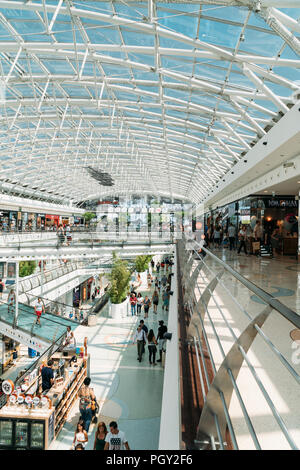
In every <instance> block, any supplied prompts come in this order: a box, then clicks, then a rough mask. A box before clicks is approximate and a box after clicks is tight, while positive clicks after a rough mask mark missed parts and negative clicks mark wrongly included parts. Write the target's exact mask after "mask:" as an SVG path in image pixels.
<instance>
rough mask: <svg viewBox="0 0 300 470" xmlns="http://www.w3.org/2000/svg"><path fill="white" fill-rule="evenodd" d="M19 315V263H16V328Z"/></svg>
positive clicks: (14, 322)
mask: <svg viewBox="0 0 300 470" xmlns="http://www.w3.org/2000/svg"><path fill="white" fill-rule="evenodd" d="M18 315H19V261H17V262H16V281H15V311H14V321H13V326H14V328H15V327H16V326H17V321H18Z"/></svg>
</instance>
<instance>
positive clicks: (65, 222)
mask: <svg viewBox="0 0 300 470" xmlns="http://www.w3.org/2000/svg"><path fill="white" fill-rule="evenodd" d="M61 223H62V224H63V225H69V223H70V217H69V216H68V215H62V216H61Z"/></svg>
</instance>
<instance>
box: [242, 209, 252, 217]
mask: <svg viewBox="0 0 300 470" xmlns="http://www.w3.org/2000/svg"><path fill="white" fill-rule="evenodd" d="M240 215H241V216H243V215H250V208H249V209H240Z"/></svg>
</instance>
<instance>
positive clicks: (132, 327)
mask: <svg viewBox="0 0 300 470" xmlns="http://www.w3.org/2000/svg"><path fill="white" fill-rule="evenodd" d="M137 291H138V292H142V293H143V294H145V293H146V295H147V294H148V295H149V296H150V295H151V296H152V289H151V292H149V291H148V289H147V286H141V289H137ZM161 305H162V302H161V299H160V304H159V306H158V314H157V315H154V314H153V309H152V308H151V309H150V312H149V318H147V319H146V320H145V324H146V325H147V327H148V329H151V328H153V330H154V333H155V335H156V334H157V329H158V321H159V320H162V319H163V320H164V321H165V323H167V314H166V313H165V312H163V311H162V308H161ZM142 318H143V316H141V317H136V316H134V317H131V316H130V317H126V318H123V319H122V320H114V319H112V318H109V317H108V306H106V307H105V309H104V310H103V311H102V314H101V316H99V317H98V320H97V325H96V326H94V327H84V326H80V327H78V328H77V329H76V340H77V343H80V344H82V343H83V338H84V337H85V336H87V337H88V352H89V354H90V355H91V361H90V377H91V379H92V383H91V386H92V387H93V388H94V391H95V394H96V397H97V401H98V403H99V405H100V413H99V415H98V420H102V421H104V422H105V423H106V424H107V425H108V424H109V423H110V421H112V420H115V421H117V422H118V424H119V428H120V429H121V430H122V431H124V432H125V434H126V437H127V439H128V443H129V446H130V448H131V449H133V450H155V449H158V442H159V429H160V415H161V402H162V391H163V376H164V369H163V367H162V366H160V365H159V364H157V366H152V365H150V364H149V360H148V354H147V348H146V353H145V355H144V356H143V360H142V362H141V363H139V362H138V361H137V346H136V345H133V344H132V337H133V334H134V332H135V331H136V328H137V324H138V323H139V321H140V319H142ZM78 419H79V410H78V402H77V403H76V404H75V405H74V407H73V409H72V412H71V413H70V416H69V418H68V421H67V422H66V424H65V426H64V428H63V430H62V431H61V432H60V434H59V435H58V438H57V439H56V440H55V441H54V442H53V444H52V445H51V450H62V449H70V447H71V445H72V441H73V438H74V430H75V426H76V424H77V422H78ZM94 434H95V426H94V425H91V426H90V431H89V442H88V444H87V446H86V449H87V450H89V449H92V448H93V444H94Z"/></svg>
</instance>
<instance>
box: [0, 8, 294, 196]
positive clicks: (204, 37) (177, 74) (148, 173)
mask: <svg viewBox="0 0 300 470" xmlns="http://www.w3.org/2000/svg"><path fill="white" fill-rule="evenodd" d="M297 5H299V1H296V0H280V1H279V0H262V1H252V0H240V1H237V2H235V1H232V0H215V1H214V0H211V1H206V2H205V3H204V2H202V1H198V2H197V3H196V2H189V3H186V2H185V3H184V4H181V3H175V2H166V3H164V2H154V1H152V0H149V1H148V2H138V3H134V2H132V1H123V0H122V1H120V2H118V1H110V2H105V1H103V2H102V1H93V0H90V1H84V0H78V1H71V0H32V1H27V0H26V1H25V0H19V1H15V0H9V1H8V0H7V1H4V0H0V80H1V93H2V95H0V123H1V124H0V162H1V167H0V186H1V187H2V190H7V191H8V192H9V191H17V192H18V193H19V194H21V195H22V194H24V195H25V194H28V191H29V193H31V194H32V197H37V198H39V197H43V198H45V197H46V198H48V199H49V200H50V201H52V200H56V201H57V200H61V201H64V202H65V201H66V200H68V199H69V200H73V201H74V202H76V201H82V200H85V199H89V198H95V197H100V196H102V195H105V194H106V193H107V186H109V192H110V193H112V192H115V194H116V195H117V194H122V193H130V192H132V193H144V192H149V193H155V194H162V195H166V196H169V197H174V198H187V199H189V200H191V201H193V202H201V200H202V199H203V198H204V197H205V196H206V195H207V193H208V191H210V190H211V189H212V188H214V187H215V185H216V183H217V182H218V181H219V180H220V178H222V177H223V175H224V174H225V173H226V172H228V171H229V170H230V168H231V167H232V165H234V163H235V162H238V161H239V159H240V158H242V156H243V155H245V152H247V151H248V150H249V149H250V148H251V146H253V145H254V143H255V142H256V141H257V139H258V138H260V137H262V136H263V135H264V134H265V133H266V132H267V131H268V129H270V126H272V125H274V123H275V122H276V121H277V120H278V119H280V117H281V116H282V115H284V114H285V113H286V112H287V111H288V110H289V108H290V107H291V106H292V104H293V103H294V102H295V98H294V97H295V96H296V95H297V92H299V88H300V59H299V55H300V23H299V22H298V18H299V17H300V8H296V6H297ZM280 6H281V8H280ZM285 6H286V8H283V7H285ZM95 175H96V176H95Z"/></svg>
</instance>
